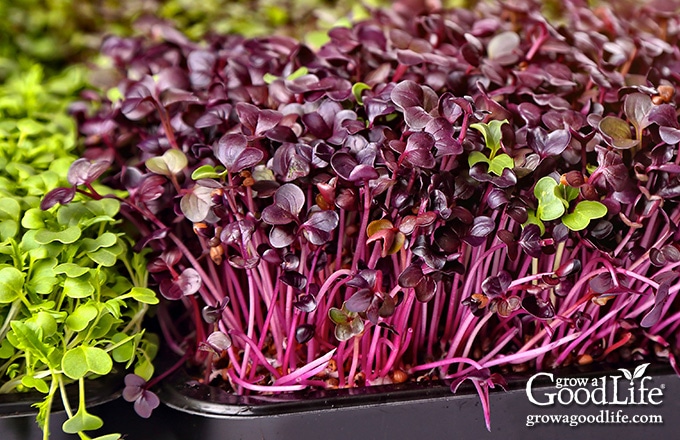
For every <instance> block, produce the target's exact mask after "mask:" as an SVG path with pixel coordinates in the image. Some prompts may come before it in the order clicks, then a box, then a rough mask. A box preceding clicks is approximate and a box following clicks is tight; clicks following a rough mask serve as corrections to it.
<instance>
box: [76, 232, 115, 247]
mask: <svg viewBox="0 0 680 440" xmlns="http://www.w3.org/2000/svg"><path fill="white" fill-rule="evenodd" d="M117 241H118V236H117V235H116V234H114V233H113V232H105V233H103V234H102V235H100V236H99V237H97V238H83V239H82V241H81V245H80V249H81V250H83V251H85V252H94V251H96V250H98V249H100V248H108V247H111V246H113V245H114V244H116V242H117Z"/></svg>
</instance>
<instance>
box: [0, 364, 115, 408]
mask: <svg viewBox="0 0 680 440" xmlns="http://www.w3.org/2000/svg"><path fill="white" fill-rule="evenodd" d="M123 376H124V375H123V373H122V372H117V371H114V372H112V373H110V374H107V375H106V376H100V377H97V378H92V379H87V380H86V381H85V400H86V402H87V405H88V407H91V406H97V405H101V404H104V403H107V402H110V401H112V400H115V399H117V398H118V397H120V395H121V392H122V389H123ZM66 395H67V396H68V399H69V402H71V405H74V404H76V403H77V402H78V384H77V383H72V384H69V385H67V386H66ZM44 397H45V395H44V394H42V393H39V392H35V391H30V392H25V393H23V392H16V393H7V394H0V418H4V417H22V416H29V415H36V414H38V410H37V409H36V408H35V407H33V404H35V403H37V402H40V401H42V400H43V399H44ZM63 410H64V406H63V403H62V401H61V395H60V393H59V391H57V394H56V395H55V397H54V400H53V402H52V412H59V411H63Z"/></svg>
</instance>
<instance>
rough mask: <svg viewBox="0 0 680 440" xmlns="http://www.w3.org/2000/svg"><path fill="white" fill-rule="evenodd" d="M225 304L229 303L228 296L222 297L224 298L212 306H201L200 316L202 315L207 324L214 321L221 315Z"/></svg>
mask: <svg viewBox="0 0 680 440" xmlns="http://www.w3.org/2000/svg"><path fill="white" fill-rule="evenodd" d="M227 304H229V297H226V298H224V300H222V301H221V302H219V303H217V304H216V305H214V306H205V307H203V309H202V310H201V316H202V317H203V320H204V321H205V322H207V323H208V324H214V323H216V322H217V321H219V320H220V318H221V317H222V312H223V311H224V309H225V308H226V307H227Z"/></svg>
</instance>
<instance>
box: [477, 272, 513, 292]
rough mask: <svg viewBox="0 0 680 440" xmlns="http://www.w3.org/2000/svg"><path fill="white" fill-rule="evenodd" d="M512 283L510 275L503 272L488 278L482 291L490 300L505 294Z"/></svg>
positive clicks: (483, 284)
mask: <svg viewBox="0 0 680 440" xmlns="http://www.w3.org/2000/svg"><path fill="white" fill-rule="evenodd" d="M511 282H512V277H511V276H510V274H509V273H507V272H506V271H504V270H502V271H500V272H499V273H498V275H494V276H490V277H487V278H486V279H485V280H484V281H482V290H483V291H484V293H485V294H486V295H487V296H488V297H489V298H493V297H496V296H500V295H503V294H505V293H506V292H507V290H508V288H509V287H510V283H511Z"/></svg>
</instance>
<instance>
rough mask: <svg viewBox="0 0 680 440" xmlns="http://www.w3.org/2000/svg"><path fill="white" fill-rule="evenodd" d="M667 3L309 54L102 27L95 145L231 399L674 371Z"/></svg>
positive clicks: (408, 22)
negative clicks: (563, 373)
mask: <svg viewBox="0 0 680 440" xmlns="http://www.w3.org/2000/svg"><path fill="white" fill-rule="evenodd" d="M657 3H658V2H657ZM657 3H649V4H643V5H640V6H636V7H634V8H633V7H631V8H629V9H628V10H623V11H615V10H612V9H611V8H608V7H606V6H602V7H598V8H596V9H589V8H587V7H584V6H582V5H581V3H580V2H566V3H565V4H564V5H563V7H562V9H561V10H560V11H559V12H557V16H556V17H553V18H551V19H547V18H545V17H544V16H542V15H541V14H540V13H539V12H536V11H537V8H536V7H535V6H536V5H533V4H531V3H526V4H525V3H521V4H520V3H517V2H504V3H493V4H487V3H483V4H479V5H478V6H477V7H476V8H475V9H474V10H462V9H457V10H451V11H429V12H428V11H425V10H424V11H423V13H422V14H421V15H417V16H413V14H400V13H399V12H398V11H376V12H375V13H374V14H373V15H372V16H371V17H370V18H369V19H367V20H365V21H362V22H360V23H358V24H356V25H354V26H352V27H349V28H334V29H333V30H331V31H330V32H329V37H330V41H329V42H328V43H327V44H325V45H324V46H322V47H321V48H320V49H319V50H316V51H315V50H312V49H311V48H309V47H308V46H306V45H305V44H302V43H300V42H298V41H295V40H293V39H290V38H286V37H280V36H270V37H262V38H255V39H247V38H243V37H239V36H233V35H228V36H213V37H211V38H209V39H207V40H206V41H205V42H204V43H203V44H197V43H192V42H190V41H189V40H188V39H187V38H185V37H184V36H182V35H181V34H179V33H178V32H176V31H174V30H173V29H171V28H167V27H164V26H163V25H162V24H159V25H158V27H156V28H155V30H156V32H155V36H156V37H157V38H156V39H153V40H152V39H148V38H147V39H145V38H135V39H122V38H117V37H111V38H109V39H108V40H106V41H105V43H104V45H103V48H102V51H103V53H104V54H105V55H107V56H108V57H110V58H111V60H112V61H113V65H114V69H113V72H108V74H107V78H112V77H115V78H118V79H119V80H117V82H116V83H115V84H112V85H111V88H110V89H108V90H107V91H106V93H105V94H96V93H92V94H90V95H88V96H87V97H88V98H89V100H90V102H91V104H95V108H96V111H94V112H92V111H91V110H89V108H92V106H90V107H88V106H86V105H84V104H83V105H82V106H79V107H77V108H75V111H76V117H77V118H78V119H79V122H80V131H81V133H82V135H83V138H84V142H85V146H86V150H85V153H84V156H85V157H86V158H88V159H94V160H95V162H96V161H101V160H105V162H106V164H107V166H108V168H109V169H108V170H107V174H105V176H108V177H107V178H106V182H107V183H108V184H109V185H111V186H112V187H115V188H119V189H126V190H127V191H129V197H128V199H127V202H128V204H129V206H128V207H127V208H126V210H127V212H128V214H129V218H130V219H131V221H133V222H134V224H135V225H136V226H137V227H138V230H139V232H140V233H141V236H140V239H139V240H140V241H139V244H138V247H139V248H141V247H144V246H150V247H151V248H152V249H153V250H154V252H155V255H157V256H158V258H157V260H156V261H155V262H152V263H151V267H150V271H152V272H153V273H154V276H155V278H156V281H157V282H158V283H159V285H160V290H161V293H162V294H163V295H164V296H166V297H167V298H170V299H177V298H186V297H188V296H191V295H193V294H195V293H197V292H198V293H199V294H200V296H201V298H202V299H203V301H205V302H206V303H207V305H208V307H212V308H213V309H212V310H220V311H221V313H222V315H221V317H220V319H218V320H215V319H216V318H214V317H213V318H211V321H210V324H211V325H210V326H205V328H204V329H203V330H204V331H207V332H208V333H210V332H212V328H213V325H214V324H216V325H217V326H218V327H219V331H221V332H223V333H224V334H229V335H231V337H232V339H230V340H229V344H221V345H220V346H221V347H222V350H215V348H214V347H213V348H211V350H212V351H213V352H215V354H216V355H219V356H222V357H221V359H222V360H221V361H220V362H217V363H216V364H215V369H216V371H222V372H223V375H222V376H221V377H223V378H225V379H224V380H226V381H227V382H229V384H230V386H231V387H233V388H235V389H237V390H241V391H242V390H244V389H251V390H256V391H268V390H269V391H285V390H295V389H299V388H301V387H304V386H307V385H319V384H320V383H322V382H321V381H325V383H326V385H327V386H336V385H340V386H345V385H347V384H349V385H354V384H356V383H358V382H361V383H363V382H366V383H384V382H385V381H389V380H392V379H391V378H392V374H393V372H394V371H396V370H400V371H401V370H402V369H403V370H404V371H406V372H408V373H409V374H410V375H411V376H412V377H416V376H421V375H423V374H425V373H427V375H428V377H431V376H437V377H458V378H460V377H468V376H469V377H470V378H471V379H473V380H477V381H479V382H480V383H482V384H483V386H484V387H490V386H492V385H493V384H494V383H496V382H494V381H495V380H496V379H497V376H493V375H492V374H491V375H490V374H487V373H488V370H485V369H486V368H494V369H496V370H498V371H499V372H506V373H507V372H510V371H512V370H513V369H514V370H517V371H519V370H522V369H525V368H536V369H542V368H552V367H556V366H563V365H569V364H573V363H581V364H584V363H589V362H591V361H593V360H596V361H615V360H622V359H623V360H638V359H652V358H654V357H655V356H659V357H664V358H671V360H672V363H674V361H673V359H674V356H675V354H676V353H677V338H676V334H677V332H676V330H675V329H676V327H677V322H678V321H677V319H678V317H679V316H678V310H677V306H676V305H675V304H674V303H673V300H674V298H675V296H676V295H677V291H678V288H677V287H676V285H675V284H674V283H675V280H676V279H677V271H676V269H677V266H678V264H679V263H678V262H679V261H680V251H679V250H678V249H680V248H679V247H678V235H677V227H676V225H677V224H678V222H679V221H680V210H679V209H678V197H680V179H679V173H680V165H678V162H679V160H680V157H679V156H678V154H677V149H678V147H677V144H678V142H680V126H679V125H678V119H677V111H676V108H677V103H678V99H677V96H676V89H677V85H678V79H679V78H678V74H677V71H678V67H680V56H679V53H678V51H677V49H676V46H677V43H678V37H679V31H680V27H679V24H680V23H679V22H678V18H677V15H675V14H674V13H673V11H670V10H668V7H670V6H669V5H667V4H666V3H664V5H663V6H664V8H660V4H657ZM158 37H160V38H158ZM85 174H87V173H85ZM227 298H228V299H229V300H230V302H229V303H228V304H226V303H225V300H226V299H227ZM211 313H213V312H211ZM213 315H214V313H213ZM213 315H211V316H213ZM199 327H202V324H200V323H199ZM203 330H202V331H203ZM291 330H292V331H291ZM201 334H202V333H201V332H199V339H200V335H201ZM293 337H295V339H296V342H297V343H293V342H291V341H292V339H293ZM220 338H221V340H224V338H222V336H220ZM352 338H355V339H352ZM353 341H356V342H353ZM231 344H234V345H233V346H236V347H238V348H239V349H240V350H242V351H241V352H239V353H240V354H239V353H237V352H236V351H234V350H233V349H232V348H233V346H232V345H231ZM227 345H228V346H229V348H225V347H227ZM335 348H337V351H333V350H332V349H335ZM329 350H330V351H329ZM353 354H354V356H353ZM331 355H332V356H333V357H334V358H333V359H334V362H335V365H336V367H335V368H337V370H334V369H332V368H331V367H329V366H328V361H329V359H330V357H329V356H331ZM501 355H504V356H505V357H501ZM454 358H455V359H461V358H465V359H469V360H470V362H469V363H468V364H465V365H464V366H461V367H460V369H454V367H452V368H451V369H450V370H449V366H451V365H454V364H455V366H458V365H462V364H460V361H453V360H452V359H454ZM470 365H472V366H470ZM272 366H273V367H272ZM249 371H250V372H253V371H257V372H258V374H261V376H254V374H253V373H249ZM281 371H283V373H282V372H281ZM482 371H486V373H484V374H481V373H480V372H482ZM402 372H403V371H402ZM475 372H476V373H475ZM472 373H475V374H472ZM492 377H493V380H492Z"/></svg>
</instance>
